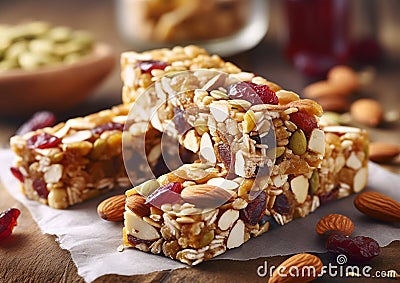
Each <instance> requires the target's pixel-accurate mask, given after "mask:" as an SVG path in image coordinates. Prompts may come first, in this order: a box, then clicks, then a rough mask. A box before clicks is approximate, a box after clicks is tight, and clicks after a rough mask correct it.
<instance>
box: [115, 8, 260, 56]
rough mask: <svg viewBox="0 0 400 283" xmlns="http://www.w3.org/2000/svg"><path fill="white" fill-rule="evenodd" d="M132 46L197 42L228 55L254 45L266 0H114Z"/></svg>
mask: <svg viewBox="0 0 400 283" xmlns="http://www.w3.org/2000/svg"><path fill="white" fill-rule="evenodd" d="M116 1H117V2H116V12H117V20H118V28H119V31H120V33H121V35H122V37H123V38H124V39H126V40H127V42H128V43H129V44H131V45H132V48H135V50H138V51H141V50H145V49H153V48H161V47H172V46H174V45H187V44H196V45H200V46H202V47H204V48H206V49H207V50H208V51H209V52H211V53H218V54H219V55H221V56H229V55H233V54H235V53H238V52H241V51H244V50H247V49H250V48H252V47H254V46H256V45H257V44H258V43H259V42H260V41H261V40H262V39H263V38H264V36H265V34H266V32H267V27H268V16H267V3H266V0H116Z"/></svg>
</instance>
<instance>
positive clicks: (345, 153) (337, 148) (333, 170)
mask: <svg viewBox="0 0 400 283" xmlns="http://www.w3.org/2000/svg"><path fill="white" fill-rule="evenodd" d="M323 130H324V132H325V141H326V150H325V156H324V159H323V160H322V164H321V168H320V169H319V170H318V172H319V190H321V191H324V192H325V194H326V198H327V199H332V198H335V197H337V198H342V197H346V196H348V195H349V194H351V193H358V192H360V191H361V190H362V189H364V188H365V186H366V184H367V180H368V145H369V139H368V132H367V131H366V130H363V129H360V128H353V127H345V126H326V127H323ZM317 193H318V192H317Z"/></svg>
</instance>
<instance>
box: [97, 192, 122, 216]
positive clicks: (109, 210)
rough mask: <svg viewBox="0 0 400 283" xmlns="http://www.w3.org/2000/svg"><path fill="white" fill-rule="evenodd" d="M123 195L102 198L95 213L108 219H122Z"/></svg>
mask: <svg viewBox="0 0 400 283" xmlns="http://www.w3.org/2000/svg"><path fill="white" fill-rule="evenodd" d="M125 198H126V196H125V195H116V196H112V197H109V198H108V199H105V200H103V201H102V202H101V203H100V204H99V205H98V206H97V214H98V215H99V216H100V217H101V218H103V219H104V220H108V221H115V222H118V221H122V220H123V219H124V211H125Z"/></svg>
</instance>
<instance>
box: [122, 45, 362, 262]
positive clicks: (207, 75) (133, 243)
mask: <svg viewBox="0 0 400 283" xmlns="http://www.w3.org/2000/svg"><path fill="white" fill-rule="evenodd" d="M181 50H182V49H179V52H180V51H181ZM165 52H167V51H165ZM168 52H169V54H170V56H172V55H171V54H173V51H168ZM156 54H157V55H158V53H157V52H156ZM147 55H148V56H150V57H147V58H146V60H147V61H142V60H141V59H138V58H140V56H138V55H137V54H136V53H127V54H123V55H122V57H123V58H124V57H127V56H128V57H130V58H131V60H130V62H127V61H124V60H123V64H125V68H128V69H129V68H130V69H132V70H136V76H135V78H136V80H137V81H144V80H146V81H148V82H150V81H154V82H155V83H154V84H153V85H151V86H149V87H148V88H147V90H146V93H145V99H144V100H143V98H142V97H141V96H139V95H136V96H135V100H136V102H135V103H136V105H137V106H140V107H138V108H139V109H147V110H146V112H147V113H149V115H148V117H146V118H147V119H148V123H150V124H151V125H152V126H153V127H154V128H156V129H158V130H160V131H161V132H164V133H166V134H168V135H170V136H173V137H175V138H176V139H177V140H178V141H179V143H180V144H181V145H182V146H183V147H185V148H186V149H188V150H190V151H192V152H194V153H196V154H198V156H199V158H200V160H199V162H198V163H193V164H185V165H183V166H181V167H180V168H178V169H177V170H175V171H172V172H171V173H168V174H165V175H162V176H160V177H159V178H158V179H157V180H149V181H147V182H145V183H143V184H142V185H140V186H137V187H135V188H133V189H131V190H128V191H127V192H126V194H127V202H126V209H125V227H124V243H125V245H126V246H127V247H136V248H138V249H141V250H143V251H150V252H152V253H156V254H164V255H166V256H169V257H171V258H174V259H177V260H180V261H182V262H185V263H187V264H191V265H194V264H198V263H200V262H202V261H203V260H207V259H210V258H212V257H215V256H216V255H218V254H221V253H223V252H224V251H225V250H226V249H227V248H228V249H229V248H234V247H237V246H240V245H241V244H243V243H244V242H245V241H247V240H248V239H250V237H252V236H258V235H260V234H262V233H264V232H266V231H267V230H268V229H269V227H270V226H271V224H273V223H279V224H281V225H284V224H286V223H288V222H290V221H291V220H293V219H294V218H297V217H304V216H306V215H308V214H309V213H310V212H312V211H314V210H315V209H316V208H317V207H319V205H320V204H321V203H325V202H327V201H329V200H332V199H334V198H336V197H342V196H344V195H345V194H346V193H347V194H349V193H350V192H353V191H354V192H357V191H359V190H361V189H362V188H364V187H365V185H366V179H367V171H366V164H367V159H368V158H367V154H365V153H364V154H361V153H360V148H365V147H366V146H367V143H368V140H367V136H366V134H365V132H363V131H358V130H352V129H347V128H336V129H328V128H327V129H326V130H327V132H328V134H327V140H326V142H325V138H326V137H325V131H324V130H322V129H321V128H320V127H319V125H318V117H319V116H320V115H321V114H322V109H321V107H320V106H319V105H318V104H316V103H315V102H313V101H310V100H302V99H300V98H299V96H298V95H296V94H295V93H293V92H290V91H285V90H282V89H281V88H280V87H279V86H277V85H275V84H273V83H271V82H268V81H266V80H265V79H263V78H261V77H258V76H255V75H254V74H252V73H245V72H241V71H240V70H238V71H237V72H236V71H235V72H232V73H229V72H228V73H227V72H218V68H215V69H212V70H191V71H186V72H179V73H172V74H171V73H169V72H167V74H165V73H166V72H165V69H164V70H162V71H160V70H159V69H157V70H154V69H153V70H152V71H150V73H146V72H143V70H142V67H141V64H143V62H157V64H158V66H162V67H160V68H161V69H163V68H166V66H168V64H167V63H165V64H164V65H163V62H160V61H159V60H162V56H161V57H157V59H156V61H151V60H154V59H153V58H152V57H151V52H150V53H147ZM216 69H217V70H216ZM182 70H190V68H187V67H185V68H182ZM158 73H161V74H162V75H164V76H162V77H161V76H158ZM122 76H123V77H124V72H123V73H122ZM144 78H146V79H144ZM129 91H130V93H133V94H138V93H140V87H136V88H135V87H134V86H133V85H132V84H131V85H130V86H129ZM133 96H134V95H133ZM133 96H132V97H133ZM143 101H144V102H143ZM142 118H143V116H142ZM333 136H336V137H337V139H339V141H341V140H343V142H339V144H338V143H337V142H336V140H334V139H333V138H332V137H333ZM342 157H343V159H344V160H345V162H344V164H341V163H340V162H341V161H340V160H341V159H342ZM324 158H325V159H324ZM328 160H329V161H328ZM332 162H337V163H338V165H337V166H336V169H332V167H331V165H332V164H331V163H332ZM355 163H357V165H356V164H355ZM144 206H146V207H148V206H150V208H148V209H144Z"/></svg>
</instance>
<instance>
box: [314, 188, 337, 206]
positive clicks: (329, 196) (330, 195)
mask: <svg viewBox="0 0 400 283" xmlns="http://www.w3.org/2000/svg"><path fill="white" fill-rule="evenodd" d="M338 192H339V191H338V189H333V190H332V191H329V192H327V193H325V194H321V195H319V196H318V197H319V203H320V204H321V205H323V204H325V203H327V202H330V201H331V200H334V199H335V198H336V196H337V194H338Z"/></svg>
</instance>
